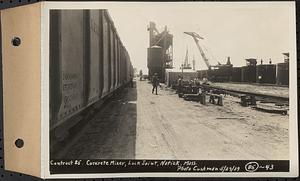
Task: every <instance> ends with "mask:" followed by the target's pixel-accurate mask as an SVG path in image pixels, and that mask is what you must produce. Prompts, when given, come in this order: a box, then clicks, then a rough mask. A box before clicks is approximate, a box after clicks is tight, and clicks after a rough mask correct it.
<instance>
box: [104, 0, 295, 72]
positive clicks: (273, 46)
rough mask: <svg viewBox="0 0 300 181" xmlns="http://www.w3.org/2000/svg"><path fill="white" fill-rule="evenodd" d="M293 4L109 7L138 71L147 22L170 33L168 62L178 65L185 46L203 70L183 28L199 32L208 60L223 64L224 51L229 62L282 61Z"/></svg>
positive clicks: (143, 60) (290, 35) (289, 45)
mask: <svg viewBox="0 0 300 181" xmlns="http://www.w3.org/2000/svg"><path fill="white" fill-rule="evenodd" d="M294 9H295V8H294V3H292V2H285V3H279V2H275V3H274V2H273V3H262V2H260V3H245V2H244V3H220V2H219V3H213V2H210V3H207V2H202V3H199V2H198V3H192V2H190V3H186V2H185V3H123V4H118V5H116V6H113V7H110V8H108V11H109V14H110V16H111V17H112V19H113V21H114V24H115V26H116V28H117V31H118V34H119V35H120V38H121V41H122V42H123V44H124V46H125V47H126V49H127V50H128V52H129V55H130V58H131V61H132V63H133V66H134V67H136V68H137V70H140V69H142V70H143V72H144V73H147V72H148V69H147V48H148V47H149V32H148V31H147V27H148V26H149V22H150V21H153V22H155V23H156V27H157V29H158V31H160V32H161V31H163V29H164V26H167V27H168V30H169V32H170V33H171V34H173V36H174V39H173V50H174V56H173V60H174V61H173V62H174V66H175V67H176V68H179V67H180V65H181V63H182V61H183V60H184V57H185V52H186V49H187V48H188V50H189V60H190V63H191V62H192V59H193V57H194V58H195V61H196V69H207V67H206V65H205V63H204V61H203V59H202V57H201V55H200V52H199V51H198V49H197V47H196V44H195V42H194V41H193V39H192V37H190V36H188V35H185V34H183V32H184V31H191V32H196V33H198V34H199V35H200V36H202V37H204V40H201V41H200V45H201V46H202V47H204V51H205V52H206V55H207V56H208V58H209V61H210V64H212V65H214V64H217V62H218V61H219V62H221V63H226V59H227V57H228V56H230V57H231V63H232V64H233V65H234V66H243V65H245V64H246V62H245V59H246V58H257V59H258V60H259V63H260V60H261V59H263V61H264V63H268V62H269V59H271V60H272V62H273V63H280V62H283V55H282V53H284V52H290V53H291V52H292V51H293V50H294V48H295V33H294V32H295V31H294V30H295V18H294Z"/></svg>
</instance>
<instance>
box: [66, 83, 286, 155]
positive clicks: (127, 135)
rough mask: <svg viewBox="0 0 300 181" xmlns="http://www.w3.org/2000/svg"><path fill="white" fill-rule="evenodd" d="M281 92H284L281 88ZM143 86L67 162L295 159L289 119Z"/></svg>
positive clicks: (92, 128)
mask: <svg viewBox="0 0 300 181" xmlns="http://www.w3.org/2000/svg"><path fill="white" fill-rule="evenodd" d="M280 89H281V88H280ZM158 92H159V94H158V95H153V94H151V85H150V84H148V83H147V82H146V81H137V84H136V88H126V89H125V90H124V91H122V93H121V94H120V95H119V96H116V97H114V98H113V100H112V101H111V102H110V103H109V104H107V105H106V106H105V107H104V108H103V109H102V110H101V111H100V112H98V113H97V114H96V116H95V117H94V119H92V120H91V121H90V122H89V123H88V124H87V125H86V126H85V127H84V128H83V130H82V131H81V132H80V133H78V135H77V136H76V139H75V141H73V143H71V144H70V145H69V146H67V147H66V149H65V150H62V153H63V154H61V158H70V159H71V158H76V159H84V158H86V159H87V158H93V159H194V160H212V159H217V160H218V159H221V160H222V159H224V160H226V159H228V160H237V159H241V160H243V159H244V160H248V159H249V160H252V159H262V160H269V159H270V160H275V159H289V146H288V142H289V139H288V133H289V131H288V123H289V116H282V115H278V114H270V113H264V112H259V111H256V110H253V109H251V108H249V107H241V106H240V105H239V104H238V103H237V102H238V101H239V100H238V99H237V98H234V97H230V96H227V97H225V99H224V106H217V105H212V104H208V105H206V106H205V105H201V104H200V103H197V102H190V101H184V100H183V99H180V98H178V96H177V95H176V94H175V92H174V91H173V90H170V89H166V88H164V87H162V88H160V89H159V91H158Z"/></svg>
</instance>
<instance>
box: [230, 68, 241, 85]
mask: <svg viewBox="0 0 300 181" xmlns="http://www.w3.org/2000/svg"><path fill="white" fill-rule="evenodd" d="M231 81H232V82H241V81H242V68H241V67H233V68H232V77H231Z"/></svg>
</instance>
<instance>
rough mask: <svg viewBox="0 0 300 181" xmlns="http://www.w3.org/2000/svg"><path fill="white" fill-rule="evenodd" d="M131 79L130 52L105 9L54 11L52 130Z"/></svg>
mask: <svg viewBox="0 0 300 181" xmlns="http://www.w3.org/2000/svg"><path fill="white" fill-rule="evenodd" d="M132 76H133V67H132V64H131V62H130V57H129V54H128V52H127V50H126V49H125V47H124V46H123V44H122V42H121V40H120V38H119V36H118V33H117V31H116V29H115V26H114V24H113V21H112V19H111V17H110V16H109V14H108V11H107V10H51V11H50V129H51V130H52V129H54V128H56V127H57V126H59V125H61V124H63V123H65V122H66V121H67V120H69V119H70V118H71V117H72V116H74V115H76V114H77V113H79V112H81V111H83V110H86V109H87V108H88V107H89V106H90V105H92V104H94V103H96V102H97V101H100V100H102V99H105V98H107V97H108V96H109V95H111V94H112V93H113V92H115V91H116V90H117V89H119V88H120V87H123V86H124V85H126V84H127V83H128V82H129V81H130V78H131V77H132ZM72 124H75V123H74V122H72Z"/></svg>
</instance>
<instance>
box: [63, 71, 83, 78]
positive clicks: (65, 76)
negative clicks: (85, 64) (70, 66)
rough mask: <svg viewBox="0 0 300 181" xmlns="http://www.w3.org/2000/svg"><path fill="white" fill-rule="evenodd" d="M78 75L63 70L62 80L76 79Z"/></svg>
mask: <svg viewBox="0 0 300 181" xmlns="http://www.w3.org/2000/svg"><path fill="white" fill-rule="evenodd" d="M78 77H79V75H78V74H76V73H65V72H63V80H74V79H78Z"/></svg>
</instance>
